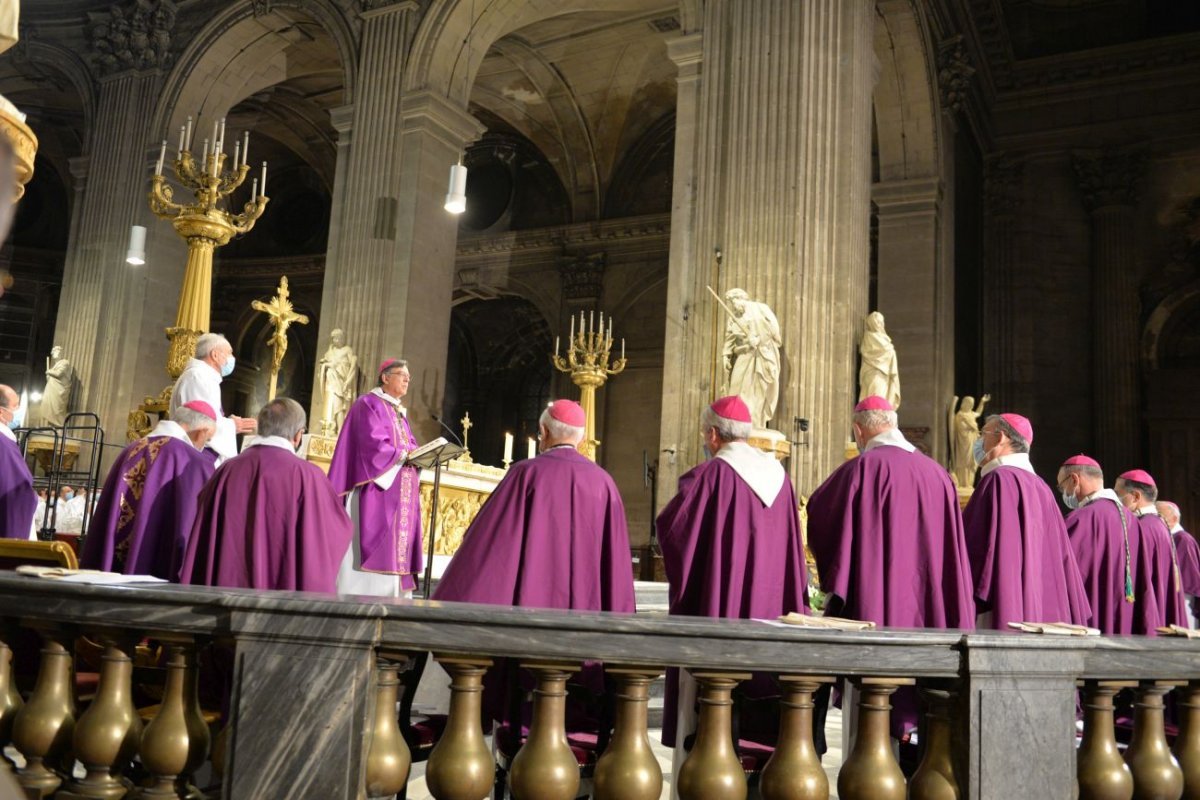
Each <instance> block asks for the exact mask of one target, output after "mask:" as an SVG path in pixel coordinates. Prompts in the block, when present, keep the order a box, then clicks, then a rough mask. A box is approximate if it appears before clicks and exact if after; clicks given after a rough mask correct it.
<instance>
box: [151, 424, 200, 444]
mask: <svg viewBox="0 0 1200 800" xmlns="http://www.w3.org/2000/svg"><path fill="white" fill-rule="evenodd" d="M153 436H169V437H170V438H172V439H178V440H179V441H181V442H187V443H188V446H190V447H195V446H196V445H194V444H192V440H191V439H189V438H188V435H187V431H185V430H184V429H183V426H182V425H180V424H179V423H178V422H173V421H172V420H169V419H160V420H159V421H158V424H157V425H155V426H154V430H152V431H150V433H149V434H147V437H146V438H150V437H153Z"/></svg>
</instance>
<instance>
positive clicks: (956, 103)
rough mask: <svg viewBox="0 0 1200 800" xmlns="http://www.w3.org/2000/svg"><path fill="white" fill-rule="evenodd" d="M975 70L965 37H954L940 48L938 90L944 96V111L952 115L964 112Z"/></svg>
mask: <svg viewBox="0 0 1200 800" xmlns="http://www.w3.org/2000/svg"><path fill="white" fill-rule="evenodd" d="M974 75H975V68H974V67H973V66H971V59H970V56H969V55H968V54H967V46H966V44H965V43H964V42H963V37H961V36H953V37H951V38H949V39H947V40H946V41H944V42H942V44H941V46H940V47H939V48H938V88H939V89H940V90H941V95H942V110H943V111H946V112H947V113H950V114H957V113H958V112H959V111H962V109H963V107H964V106H965V105H966V103H967V98H968V96H969V94H970V91H971V78H972V77H974Z"/></svg>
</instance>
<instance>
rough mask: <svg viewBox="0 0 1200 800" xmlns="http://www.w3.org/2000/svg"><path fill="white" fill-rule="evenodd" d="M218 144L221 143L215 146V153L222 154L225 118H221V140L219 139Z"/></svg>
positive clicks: (223, 149)
mask: <svg viewBox="0 0 1200 800" xmlns="http://www.w3.org/2000/svg"><path fill="white" fill-rule="evenodd" d="M220 142H221V144H220V145H218V146H217V152H218V153H224V152H225V118H224V117H221V139H220Z"/></svg>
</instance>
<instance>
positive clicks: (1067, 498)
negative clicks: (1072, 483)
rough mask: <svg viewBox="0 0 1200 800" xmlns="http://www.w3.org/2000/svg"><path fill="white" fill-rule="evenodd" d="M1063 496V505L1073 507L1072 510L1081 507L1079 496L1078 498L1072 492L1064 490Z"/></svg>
mask: <svg viewBox="0 0 1200 800" xmlns="http://www.w3.org/2000/svg"><path fill="white" fill-rule="evenodd" d="M1062 498H1063V505H1064V506H1066V507H1067V508H1069V509H1071V510H1072V511H1074V510H1075V509H1077V508H1079V498H1077V497H1076V496H1075V495H1074V494H1072V493H1071V492H1068V491H1066V490H1063V493H1062Z"/></svg>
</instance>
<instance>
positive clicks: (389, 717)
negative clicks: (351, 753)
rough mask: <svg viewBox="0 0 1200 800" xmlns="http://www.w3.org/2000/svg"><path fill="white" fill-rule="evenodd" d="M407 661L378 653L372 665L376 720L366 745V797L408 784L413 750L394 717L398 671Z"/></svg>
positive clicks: (389, 794)
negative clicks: (377, 657) (378, 656)
mask: <svg viewBox="0 0 1200 800" xmlns="http://www.w3.org/2000/svg"><path fill="white" fill-rule="evenodd" d="M407 662H408V656H405V655H402V654H398V653H397V654H384V653H380V658H379V660H378V661H377V662H376V664H375V721H374V723H373V724H372V725H371V743H370V745H369V746H368V748H367V770H366V773H367V797H393V796H395V795H396V793H397V792H399V791H400V790H401V789H403V788H404V787H405V786H406V785H407V784H408V770H409V768H410V767H411V766H412V753H410V752H409V751H408V742H406V741H404V737H403V736H401V735H400V722H399V718H398V717H397V716H396V700H397V693H396V687H397V686H399V684H400V679H399V677H398V673H399V670H400V665H401V664H405V663H407Z"/></svg>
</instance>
